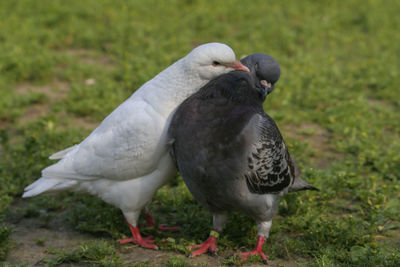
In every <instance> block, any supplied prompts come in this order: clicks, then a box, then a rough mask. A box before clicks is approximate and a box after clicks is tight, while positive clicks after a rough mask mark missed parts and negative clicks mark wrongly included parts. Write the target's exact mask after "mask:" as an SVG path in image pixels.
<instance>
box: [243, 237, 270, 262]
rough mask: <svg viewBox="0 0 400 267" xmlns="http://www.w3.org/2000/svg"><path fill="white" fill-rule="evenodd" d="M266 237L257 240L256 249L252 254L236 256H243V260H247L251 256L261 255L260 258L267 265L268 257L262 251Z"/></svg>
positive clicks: (244, 253) (246, 253)
mask: <svg viewBox="0 0 400 267" xmlns="http://www.w3.org/2000/svg"><path fill="white" fill-rule="evenodd" d="M264 241H265V239H264V237H262V236H260V235H259V236H258V240H257V245H256V248H255V249H254V250H253V251H250V252H236V253H235V255H238V254H239V255H241V256H242V260H246V259H247V257H248V256H250V255H257V254H258V255H260V257H261V258H262V260H263V262H264V263H265V264H267V263H268V259H267V256H265V254H264V252H263V251H262V246H263V244H264Z"/></svg>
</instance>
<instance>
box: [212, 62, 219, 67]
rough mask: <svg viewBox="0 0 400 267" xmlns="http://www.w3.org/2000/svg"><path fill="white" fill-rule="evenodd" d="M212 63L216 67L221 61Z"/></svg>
mask: <svg viewBox="0 0 400 267" xmlns="http://www.w3.org/2000/svg"><path fill="white" fill-rule="evenodd" d="M212 65H213V66H214V67H215V66H218V65H221V63H219V62H218V61H213V63H212Z"/></svg>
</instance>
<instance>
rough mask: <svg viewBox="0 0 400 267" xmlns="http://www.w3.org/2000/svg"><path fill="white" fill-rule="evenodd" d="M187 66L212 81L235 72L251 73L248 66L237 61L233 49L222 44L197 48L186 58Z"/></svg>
mask: <svg viewBox="0 0 400 267" xmlns="http://www.w3.org/2000/svg"><path fill="white" fill-rule="evenodd" d="M185 65H186V68H187V69H189V70H191V71H192V72H193V73H197V74H198V75H199V76H200V78H201V79H204V80H211V79H213V78H215V77H217V76H220V75H222V74H225V73H228V72H230V71H233V70H241V71H247V72H249V69H248V68H247V67H246V66H244V65H243V64H242V63H241V62H240V61H238V60H236V56H235V53H234V52H233V50H232V48H230V47H229V46H227V45H225V44H221V43H207V44H203V45H200V46H198V47H196V48H195V49H193V51H192V52H190V53H189V54H188V55H187V56H186V57H185Z"/></svg>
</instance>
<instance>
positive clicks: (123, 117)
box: [23, 43, 248, 248]
mask: <svg viewBox="0 0 400 267" xmlns="http://www.w3.org/2000/svg"><path fill="white" fill-rule="evenodd" d="M234 69H241V70H246V67H244V66H243V65H241V63H240V62H238V61H236V60H235V54H234V52H233V51H232V49H231V48H230V47H228V46H227V45H224V44H220V43H209V44H204V45H201V46H199V47H197V48H195V49H194V50H193V51H192V52H191V53H189V54H188V55H187V56H185V57H184V58H182V59H180V60H178V61H177V62H175V63H174V64H172V65H171V66H169V67H168V68H167V69H165V70H164V71H162V72H161V73H159V74H158V75H157V76H155V77H154V78H153V79H152V80H150V81H148V82H147V83H145V84H144V85H143V86H142V87H140V88H139V89H138V90H137V91H136V92H135V93H134V94H133V95H132V96H131V97H130V98H128V99H127V100H126V101H125V102H123V103H122V104H121V105H120V106H119V107H118V108H116V109H115V110H114V111H113V112H112V113H111V114H110V115H108V116H107V117H106V118H105V119H104V120H103V121H102V123H101V124H100V125H99V126H98V127H97V128H96V129H95V130H94V131H93V132H92V133H91V134H90V135H89V136H88V137H87V138H86V139H85V140H83V141H82V142H81V143H80V144H77V145H75V146H72V147H70V148H67V149H64V150H62V151H59V152H57V153H55V154H54V155H52V156H51V157H50V159H60V161H58V162H57V163H55V164H53V165H51V166H49V167H47V168H45V169H44V170H42V177H41V178H40V179H38V180H37V181H35V182H34V183H32V184H31V185H29V186H28V187H26V188H25V193H24V194H23V197H32V196H36V195H39V194H42V193H50V192H55V191H62V190H72V191H80V192H88V193H90V194H93V195H97V196H98V197H100V198H101V199H103V200H104V201H106V202H108V203H110V204H113V205H115V206H117V207H119V208H120V209H121V210H122V212H123V213H124V216H125V217H126V219H127V221H128V223H129V224H130V225H131V226H133V228H136V229H137V227H136V224H137V219H138V217H139V215H140V211H141V210H142V209H143V207H145V206H146V205H147V204H149V203H150V202H151V199H152V197H153V195H154V193H155V192H156V190H157V189H158V188H160V187H161V186H163V185H164V184H165V183H166V182H168V181H169V180H170V178H172V177H173V176H174V175H175V173H176V169H175V166H174V164H173V162H172V160H171V158H170V156H169V154H168V151H167V148H166V130H167V129H168V127H166V126H167V125H168V124H169V120H170V117H171V114H172V112H173V111H174V109H175V108H176V107H177V106H178V105H179V104H180V103H181V102H182V101H183V100H184V99H185V98H187V97H188V96H190V95H191V94H193V93H194V92H196V91H197V90H198V89H199V88H200V87H202V86H203V85H205V84H206V83H207V82H208V81H209V80H210V79H212V78H214V77H216V76H218V75H221V74H223V73H227V72H229V71H231V70H234ZM247 71H248V70H247ZM133 228H132V227H131V230H133ZM137 232H138V231H137ZM132 234H133V239H132V240H131V241H132V242H135V243H138V244H140V245H142V246H144V247H149V248H157V247H156V246H155V245H154V244H149V242H150V243H151V242H152V241H151V240H144V239H143V240H142V239H141V237H140V234H139V232H138V235H136V236H135V233H134V232H133V231H132Z"/></svg>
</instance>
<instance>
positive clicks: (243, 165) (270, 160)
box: [169, 54, 315, 238]
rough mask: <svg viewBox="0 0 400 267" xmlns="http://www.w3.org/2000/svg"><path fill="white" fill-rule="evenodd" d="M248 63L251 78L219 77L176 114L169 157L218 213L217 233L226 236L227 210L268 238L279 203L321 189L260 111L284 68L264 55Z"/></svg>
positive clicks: (206, 204)
mask: <svg viewBox="0 0 400 267" xmlns="http://www.w3.org/2000/svg"><path fill="white" fill-rule="evenodd" d="M242 63H243V64H244V65H246V66H247V67H248V68H249V69H250V71H251V72H250V73H246V72H240V71H234V72H231V73H228V74H224V75H222V76H219V77H217V78H215V79H214V80H212V81H210V82H209V83H208V84H207V85H205V86H204V87H202V88H201V89H200V90H199V91H198V92H197V93H195V94H194V95H192V96H191V97H189V98H188V99H186V100H185V101H184V102H183V103H182V104H181V105H180V106H179V107H178V109H177V111H176V112H175V114H174V116H173V118H172V122H171V125H170V128H169V137H170V140H171V141H170V144H171V148H170V152H171V155H172V157H173V158H174V160H175V162H176V165H177V167H178V169H179V171H180V173H181V175H182V177H183V179H184V181H185V183H186V185H187V187H188V188H189V190H190V192H191V193H192V195H193V196H194V198H195V199H196V200H197V201H198V202H200V203H201V204H202V205H203V206H204V207H205V208H206V209H207V210H209V211H210V212H212V213H213V214H214V229H217V230H219V231H220V230H222V228H223V226H224V223H225V220H226V219H225V217H226V212H227V211H241V212H244V213H246V214H248V215H249V216H251V217H253V218H254V219H255V220H256V222H257V224H258V227H259V235H261V236H263V237H265V238H266V237H268V233H269V229H270V227H271V220H272V216H273V215H274V214H275V212H276V210H277V200H278V199H279V196H281V195H283V194H285V193H287V192H288V191H297V190H304V189H315V188H314V187H313V186H311V185H309V184H308V183H306V182H305V181H303V180H302V179H301V177H300V170H299V168H298V166H297V164H296V162H295V161H294V159H293V158H292V157H291V156H290V154H289V152H288V149H287V147H286V145H285V142H284V140H283V138H282V136H281V134H280V132H279V129H278V127H277V125H276V124H275V122H274V121H273V120H272V118H271V117H269V116H268V115H267V114H266V113H265V112H264V110H263V107H262V103H263V101H264V99H265V97H266V95H267V94H268V93H270V92H271V91H272V90H273V87H272V86H271V87H270V88H265V87H264V86H263V85H262V84H260V81H262V80H267V81H268V82H269V83H270V84H271V85H274V84H275V82H277V80H278V79H279V76H280V66H279V63H277V62H276V60H275V59H273V58H272V57H269V56H267V55H264V54H255V55H252V56H249V57H247V58H245V59H243V60H242ZM269 90H270V91H269Z"/></svg>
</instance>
